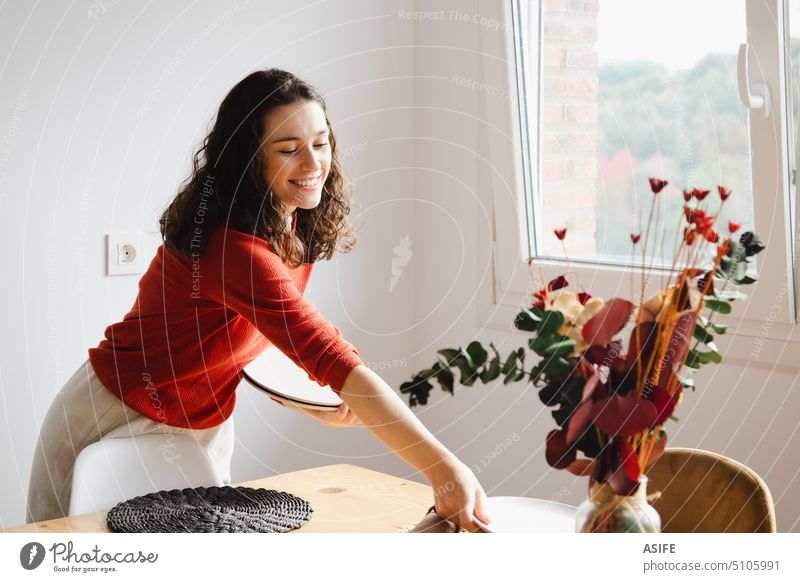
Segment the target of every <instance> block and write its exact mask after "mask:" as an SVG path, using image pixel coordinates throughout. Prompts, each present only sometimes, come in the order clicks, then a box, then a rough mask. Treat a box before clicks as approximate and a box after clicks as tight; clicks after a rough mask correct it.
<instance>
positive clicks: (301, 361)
mask: <svg viewBox="0 0 800 582" xmlns="http://www.w3.org/2000/svg"><path fill="white" fill-rule="evenodd" d="M312 268H313V263H304V264H302V265H301V266H299V267H297V268H296V269H292V268H289V267H288V266H287V265H286V263H284V262H283V261H282V260H281V259H280V257H279V256H278V255H277V254H276V252H275V249H274V248H273V246H272V245H271V244H270V243H267V242H266V241H264V240H262V239H260V238H257V237H254V236H251V235H248V234H244V233H241V232H238V231H235V230H231V229H227V228H218V229H217V230H215V231H214V232H213V233H212V234H211V235H210V237H209V240H208V241H207V245H206V252H205V253H204V254H202V255H200V254H198V255H192V256H188V257H187V256H185V255H183V254H179V253H173V252H172V251H170V250H168V249H166V247H165V246H164V245H162V246H160V247H159V248H158V251H157V252H156V256H155V258H154V259H153V260H152V262H151V263H150V266H149V267H148V269H147V272H145V274H144V275H142V278H141V280H140V281H139V295H138V297H137V298H136V301H135V302H134V305H133V307H132V308H131V310H130V312H129V313H128V314H127V315H125V317H124V318H123V320H122V321H120V322H118V323H115V324H113V325H110V326H108V327H107V328H106V331H105V339H103V340H102V341H101V342H100V344H99V345H98V346H97V347H96V348H91V349H90V350H89V359H90V361H91V364H92V367H93V368H94V370H95V373H96V374H97V376H98V378H100V381H101V382H102V383H103V384H104V385H105V386H106V387H107V388H108V389H109V390H110V391H111V392H112V393H114V394H115V395H116V396H118V397H119V398H121V399H122V400H123V402H125V404H127V405H128V406H130V407H131V408H133V409H134V410H136V411H138V412H139V413H141V414H143V415H144V416H146V417H148V418H151V419H153V420H155V421H157V422H163V423H166V424H169V425H172V426H180V427H184V428H193V429H204V428H210V427H213V426H216V425H218V424H220V423H221V422H223V421H224V420H225V419H227V418H228V417H229V416H230V415H231V414H232V413H233V407H234V404H235V402H236V387H237V386H238V385H239V382H240V381H241V379H242V376H241V370H242V368H244V367H245V366H246V365H247V364H248V363H250V362H251V361H252V360H254V359H255V358H256V357H257V356H258V355H259V354H260V353H261V352H262V351H264V349H266V348H267V347H268V346H269V345H270V344H274V345H275V346H276V347H277V348H278V349H280V350H281V351H282V352H283V353H284V354H286V355H287V356H288V357H289V358H291V359H292V360H293V361H294V362H295V363H296V364H297V365H298V366H300V367H301V368H303V369H304V370H305V371H306V372H307V373H308V375H309V378H311V379H312V380H315V381H316V382H317V383H318V384H320V386H325V385H329V386H330V387H331V388H332V389H333V390H334V392H336V393H338V392H339V391H340V390H341V389H342V386H343V385H344V382H345V379H346V378H347V375H348V374H349V373H350V371H351V370H352V369H353V368H355V367H356V366H358V365H360V364H363V363H364V362H362V361H361V359H360V357H359V353H358V350H357V349H356V348H355V347H354V346H353V345H351V344H350V343H348V342H347V341H346V340H345V339H344V338H343V337H342V335H341V332H340V331H339V329H338V328H336V327H335V326H334V325H332V324H331V323H329V322H327V321H326V320H325V319H324V318H323V317H322V316H321V315H320V313H319V311H317V309H316V308H315V307H314V306H313V305H312V304H311V303H309V302H308V301H307V300H306V299H305V298H304V297H303V292H304V291H305V288H306V285H307V283H308V279H309V277H310V276H311V270H312Z"/></svg>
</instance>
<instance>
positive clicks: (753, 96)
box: [737, 42, 770, 119]
mask: <svg viewBox="0 0 800 582" xmlns="http://www.w3.org/2000/svg"><path fill="white" fill-rule="evenodd" d="M749 57H750V45H749V44H747V43H746V42H745V43H742V44H740V45H739V61H738V65H737V72H738V78H739V99H741V100H742V104H743V105H744V106H745V107H747V108H748V109H760V110H761V116H762V117H763V118H765V119H766V118H767V117H769V113H770V109H769V87H768V86H767V84H766V83H756V84H755V85H753V86H752V87H751V86H750V70H749V65H748V61H749V60H750V59H749Z"/></svg>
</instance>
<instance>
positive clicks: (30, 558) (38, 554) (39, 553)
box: [19, 542, 45, 570]
mask: <svg viewBox="0 0 800 582" xmlns="http://www.w3.org/2000/svg"><path fill="white" fill-rule="evenodd" d="M44 555H45V551H44V546H43V545H42V544H40V543H39V542H29V543H27V544H25V545H24V546H22V549H21V550H20V551H19V563H20V564H21V565H22V567H23V568H25V569H26V570H35V569H36V568H38V567H39V566H40V565H41V564H42V561H43V560H44Z"/></svg>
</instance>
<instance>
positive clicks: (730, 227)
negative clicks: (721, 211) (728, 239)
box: [728, 220, 742, 234]
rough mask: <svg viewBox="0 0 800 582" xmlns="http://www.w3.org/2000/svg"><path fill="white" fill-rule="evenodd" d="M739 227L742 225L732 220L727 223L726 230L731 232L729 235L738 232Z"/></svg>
mask: <svg viewBox="0 0 800 582" xmlns="http://www.w3.org/2000/svg"><path fill="white" fill-rule="evenodd" d="M741 227H742V225H741V224H739V223H738V222H734V221H732V220H729V221H728V230H729V231H730V232H731V234H733V233H734V232H736V231H737V230H739V229H740V228H741Z"/></svg>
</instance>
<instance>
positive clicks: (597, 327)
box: [581, 297, 633, 346]
mask: <svg viewBox="0 0 800 582" xmlns="http://www.w3.org/2000/svg"><path fill="white" fill-rule="evenodd" d="M631 311H633V303H631V302H630V301H626V300H625V299H620V298H618V297H614V298H613V299H611V300H610V301H608V302H607V303H606V304H605V305H603V307H602V309H600V311H598V312H597V313H596V314H595V316H594V317H592V318H591V319H590V320H589V321H587V322H586V323H585V324H584V325H583V329H582V330H581V333H582V335H583V339H584V341H585V342H586V343H587V344H589V345H590V346H592V345H597V344H600V345H605V344H607V343H608V342H610V341H611V340H612V339H613V338H614V336H615V335H617V334H618V333H619V330H621V329H622V328H623V327H625V324H626V323H627V322H628V319H629V318H630V316H631Z"/></svg>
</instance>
